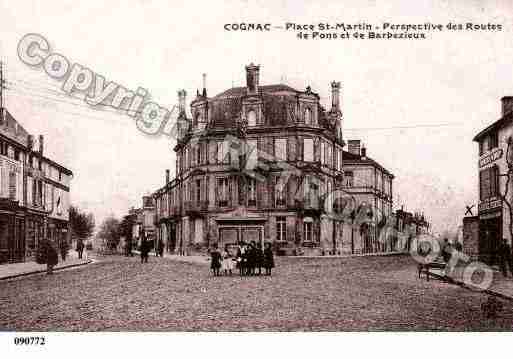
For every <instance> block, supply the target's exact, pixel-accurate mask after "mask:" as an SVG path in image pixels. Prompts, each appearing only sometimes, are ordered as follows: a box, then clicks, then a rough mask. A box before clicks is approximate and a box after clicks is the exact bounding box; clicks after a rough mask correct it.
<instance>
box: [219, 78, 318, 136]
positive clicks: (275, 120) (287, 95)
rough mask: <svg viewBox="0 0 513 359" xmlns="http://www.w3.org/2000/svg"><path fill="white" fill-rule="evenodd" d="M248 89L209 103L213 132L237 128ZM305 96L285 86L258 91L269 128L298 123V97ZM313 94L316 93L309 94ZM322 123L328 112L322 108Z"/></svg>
mask: <svg viewBox="0 0 513 359" xmlns="http://www.w3.org/2000/svg"><path fill="white" fill-rule="evenodd" d="M246 91H247V90H246V87H233V88H230V89H228V90H226V91H224V92H221V93H220V94H218V95H216V96H214V97H213V98H210V99H209V107H210V111H211V119H212V120H211V128H214V129H225V128H235V126H236V124H235V121H236V119H237V118H238V117H239V116H240V114H241V112H242V101H243V99H244V97H245V96H246V94H247V92H246ZM303 93H305V92H303V91H299V90H296V89H294V88H292V87H290V86H288V85H285V84H275V85H265V86H260V87H259V97H260V98H261V99H262V102H263V108H262V109H263V112H264V113H263V115H264V118H265V121H266V124H265V125H266V126H285V125H287V123H292V122H295V118H294V116H295V106H296V105H297V102H298V97H297V95H299V94H303ZM306 93H307V94H313V95H314V96H317V94H315V93H314V92H309V93H308V92H306ZM318 108H319V122H320V123H321V125H324V123H325V121H324V120H325V119H324V117H325V110H324V109H323V108H322V106H320V104H319V107H318Z"/></svg>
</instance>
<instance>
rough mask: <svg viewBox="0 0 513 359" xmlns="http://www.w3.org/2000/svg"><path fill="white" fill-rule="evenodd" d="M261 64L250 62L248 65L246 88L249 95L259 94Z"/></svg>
mask: <svg viewBox="0 0 513 359" xmlns="http://www.w3.org/2000/svg"><path fill="white" fill-rule="evenodd" d="M259 73H260V66H259V65H255V64H253V63H250V64H249V65H248V66H246V88H247V91H248V95H258V83H259Z"/></svg>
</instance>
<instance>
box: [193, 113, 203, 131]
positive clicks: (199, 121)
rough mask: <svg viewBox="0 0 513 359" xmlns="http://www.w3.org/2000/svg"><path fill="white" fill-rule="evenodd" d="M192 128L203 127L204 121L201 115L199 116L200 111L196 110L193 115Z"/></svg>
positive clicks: (200, 128)
mask: <svg viewBox="0 0 513 359" xmlns="http://www.w3.org/2000/svg"><path fill="white" fill-rule="evenodd" d="M194 128H195V129H199V130H202V129H204V128H205V121H204V120H203V116H201V113H200V112H197V113H196V116H195V117H194Z"/></svg>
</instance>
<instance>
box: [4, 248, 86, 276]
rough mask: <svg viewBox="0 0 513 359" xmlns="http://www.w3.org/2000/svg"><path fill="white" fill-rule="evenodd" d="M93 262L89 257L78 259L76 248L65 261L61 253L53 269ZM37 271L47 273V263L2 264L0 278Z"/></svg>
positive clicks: (35, 272)
mask: <svg viewBox="0 0 513 359" xmlns="http://www.w3.org/2000/svg"><path fill="white" fill-rule="evenodd" d="M92 262H93V260H92V259H90V258H87V257H86V258H83V259H78V253H77V252H76V251H74V250H71V251H70V252H69V253H68V256H67V257H66V261H64V262H63V261H62V259H61V257H60V255H59V263H58V264H57V265H56V266H55V267H53V270H54V271H58V270H61V269H65V268H72V267H77V266H82V265H86V264H89V263H92ZM37 273H46V264H37V263H36V262H22V263H9V264H0V280H6V279H12V278H17V277H21V276H26V275H30V274H37Z"/></svg>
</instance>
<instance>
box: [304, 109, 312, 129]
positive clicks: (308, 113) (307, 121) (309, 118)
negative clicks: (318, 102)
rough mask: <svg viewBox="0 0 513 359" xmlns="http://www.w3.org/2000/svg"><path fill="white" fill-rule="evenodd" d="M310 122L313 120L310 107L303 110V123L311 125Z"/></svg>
mask: <svg viewBox="0 0 513 359" xmlns="http://www.w3.org/2000/svg"><path fill="white" fill-rule="evenodd" d="M312 122H313V118H312V110H311V109H310V108H307V109H306V110H305V125H308V126H311V125H312Z"/></svg>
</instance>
